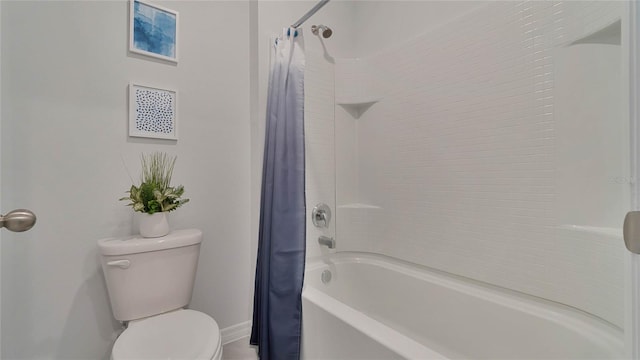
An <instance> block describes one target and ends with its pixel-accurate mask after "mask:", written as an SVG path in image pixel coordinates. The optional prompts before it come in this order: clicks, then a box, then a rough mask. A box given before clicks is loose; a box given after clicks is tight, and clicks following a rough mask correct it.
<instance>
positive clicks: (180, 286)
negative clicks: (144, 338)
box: [98, 229, 202, 321]
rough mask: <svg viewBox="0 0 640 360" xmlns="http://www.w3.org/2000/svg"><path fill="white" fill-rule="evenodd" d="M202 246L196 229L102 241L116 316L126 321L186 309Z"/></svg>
mask: <svg viewBox="0 0 640 360" xmlns="http://www.w3.org/2000/svg"><path fill="white" fill-rule="evenodd" d="M201 242H202V231H200V230H198V229H188V230H176V231H173V232H171V233H170V234H169V235H166V236H163V237H159V238H143V237H140V236H139V235H138V236H131V237H126V238H110V239H103V240H100V241H98V248H99V249H100V254H101V261H102V270H103V271H104V277H105V280H106V283H107V289H108V292H109V300H110V301H111V310H112V311H113V316H114V317H115V318H116V319H117V320H120V321H128V320H135V319H140V318H143V317H148V316H152V315H157V314H161V313H164V312H167V311H171V310H175V309H179V308H182V307H184V306H186V305H187V304H188V303H189V301H191V292H192V290H193V283H194V280H195V275H196V268H197V266H198V254H199V253H200V243H201Z"/></svg>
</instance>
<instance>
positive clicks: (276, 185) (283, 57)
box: [251, 28, 306, 360]
mask: <svg viewBox="0 0 640 360" xmlns="http://www.w3.org/2000/svg"><path fill="white" fill-rule="evenodd" d="M271 55H272V56H271V60H272V66H271V72H270V75H269V93H268V99H267V123H266V131H265V145H264V163H263V169H262V196H261V201H260V229H259V231H260V232H259V243H258V260H257V264H256V280H255V294H254V299H253V325H252V329H251V344H253V345H257V346H258V354H259V356H260V359H261V360H287V359H299V358H300V341H301V335H302V334H301V332H302V326H301V325H302V299H301V293H302V282H303V278H304V261H305V250H306V249H305V245H306V241H305V228H306V223H305V189H304V171H305V168H304V166H305V165H304V63H305V58H304V46H303V42H302V29H298V30H296V29H293V28H290V29H284V30H283V34H282V36H280V37H279V38H278V39H277V40H276V41H275V44H274V46H273V49H272V54H271Z"/></svg>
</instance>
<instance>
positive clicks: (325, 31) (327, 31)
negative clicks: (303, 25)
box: [311, 25, 333, 39]
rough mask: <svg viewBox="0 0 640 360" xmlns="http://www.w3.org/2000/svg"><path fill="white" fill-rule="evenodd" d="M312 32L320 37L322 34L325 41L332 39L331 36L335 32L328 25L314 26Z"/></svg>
mask: <svg viewBox="0 0 640 360" xmlns="http://www.w3.org/2000/svg"><path fill="white" fill-rule="evenodd" d="M311 32H312V33H313V35H318V33H321V34H322V37H323V38H325V39H326V38H329V37H331V34H333V30H331V28H330V27H328V26H326V25H312V26H311Z"/></svg>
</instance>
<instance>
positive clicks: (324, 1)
mask: <svg viewBox="0 0 640 360" xmlns="http://www.w3.org/2000/svg"><path fill="white" fill-rule="evenodd" d="M329 1H330V0H320V2H319V3H317V4H316V6H314V7H313V8H311V10H309V11H307V13H306V14H304V15H302V17H301V18H300V19H299V20H298V21H296V22H295V23H294V24H293V25H291V27H292V28H294V29H297V28H298V27H300V25H302V23H304V22H305V21H307V19H308V18H310V17H311V16H313V14H315V13H316V12H317V11H318V10H320V9H321V8H322V7H323V6H325V5H327V3H328V2H329Z"/></svg>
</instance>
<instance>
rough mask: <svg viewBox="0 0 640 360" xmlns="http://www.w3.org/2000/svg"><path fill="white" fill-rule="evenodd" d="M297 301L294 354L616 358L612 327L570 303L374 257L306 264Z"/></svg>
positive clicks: (618, 344)
mask: <svg viewBox="0 0 640 360" xmlns="http://www.w3.org/2000/svg"><path fill="white" fill-rule="evenodd" d="M325 270H328V271H330V272H331V275H332V279H331V281H330V282H328V283H326V284H324V283H323V282H322V281H321V274H322V273H323V271H325ZM302 303H303V344H302V356H303V359H434V358H449V359H613V358H622V357H623V343H622V338H623V336H622V331H621V330H620V329H618V328H616V327H614V326H612V325H609V324H608V323H606V322H604V321H602V320H599V319H597V318H594V317H591V316H589V315H588V314H585V313H583V312H581V311H579V310H575V309H572V308H569V307H566V306H562V305H559V304H555V303H552V302H547V301H544V300H541V299H536V298H533V297H530V296H526V295H522V294H519V293H515V292H511V291H507V290H503V289H499V288H493V287H491V286H487V285H483V284H480V283H476V282H473V281H471V280H467V279H464V278H458V277H455V276H451V275H447V274H443V273H439V272H436V271H431V270H429V269H427V268H423V267H419V266H416V265H412V264H409V263H404V262H401V261H398V260H394V259H391V258H387V257H383V256H378V255H372V254H362V253H339V254H335V255H333V256H332V257H331V258H329V259H328V260H327V259H325V262H324V263H323V262H320V261H318V262H316V263H309V264H307V271H306V274H305V288H304V290H303V292H302Z"/></svg>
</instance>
